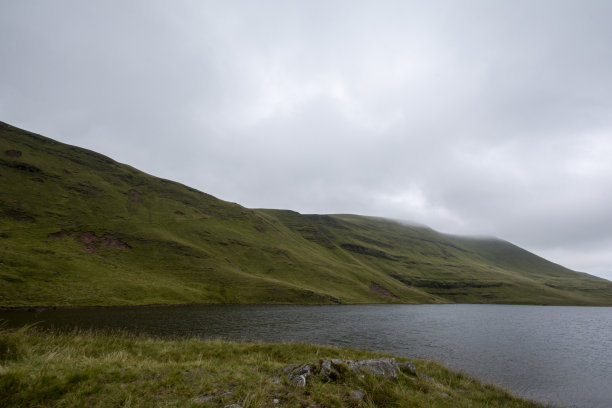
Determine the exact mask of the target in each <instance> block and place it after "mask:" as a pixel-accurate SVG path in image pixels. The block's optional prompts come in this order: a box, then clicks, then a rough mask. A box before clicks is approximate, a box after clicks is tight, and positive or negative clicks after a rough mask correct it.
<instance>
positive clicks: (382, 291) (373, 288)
mask: <svg viewBox="0 0 612 408" xmlns="http://www.w3.org/2000/svg"><path fill="white" fill-rule="evenodd" d="M370 290H371V291H372V292H376V293H378V294H379V295H383V296H386V297H390V298H394V299H397V298H398V297H397V295H395V294H394V293H393V292H391V291H389V290H387V289H385V288H383V287H382V286H380V285H379V284H378V283H375V282H372V283H370Z"/></svg>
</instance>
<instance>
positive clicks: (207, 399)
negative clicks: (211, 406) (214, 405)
mask: <svg viewBox="0 0 612 408" xmlns="http://www.w3.org/2000/svg"><path fill="white" fill-rule="evenodd" d="M214 399H215V396H214V395H200V396H199V397H196V398H194V399H193V402H197V403H203V402H211V401H212V400H214Z"/></svg>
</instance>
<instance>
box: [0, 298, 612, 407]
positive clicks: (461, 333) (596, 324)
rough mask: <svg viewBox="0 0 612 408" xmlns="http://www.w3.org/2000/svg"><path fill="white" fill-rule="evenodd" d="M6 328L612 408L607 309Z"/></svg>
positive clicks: (354, 312)
mask: <svg viewBox="0 0 612 408" xmlns="http://www.w3.org/2000/svg"><path fill="white" fill-rule="evenodd" d="M0 319H6V320H8V321H9V325H11V326H16V325H21V324H24V323H28V322H34V321H42V322H44V323H43V324H44V325H46V326H51V325H53V326H56V327H62V328H67V327H74V326H79V327H84V328H89V327H95V328H101V327H105V328H123V329H128V330H133V331H139V332H147V333H152V334H162V335H165V334H170V335H176V334H187V335H195V336H200V337H204V338H209V337H221V338H226V339H233V340H256V341H265V342H278V341H295V342H306V343H318V344H330V345H337V346H346V347H353V348H363V349H370V350H376V351H383V352H389V353H392V354H396V355H400V356H406V357H412V358H423V359H433V360H436V361H439V362H441V363H443V364H445V365H447V366H449V367H452V368H454V369H458V370H461V371H464V372H466V373H468V374H470V375H472V376H474V377H476V378H479V379H481V380H483V381H485V382H490V383H495V384H500V385H502V386H504V387H505V388H507V389H510V390H512V391H513V392H515V393H517V394H519V395H523V396H525V397H528V398H531V399H534V400H538V401H542V402H548V403H553V404H557V405H560V406H567V407H585V408H586V407H589V408H590V407H594V408H610V407H612V308H604V307H602V308H595V307H546V306H507V305H418V306H412V305H399V306H398V305H367V306H172V307H152V308H116V309H80V310H76V309H75V310H49V311H42V312H36V313H35V312H16V311H12V312H0Z"/></svg>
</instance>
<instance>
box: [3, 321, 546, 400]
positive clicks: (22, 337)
mask: <svg viewBox="0 0 612 408" xmlns="http://www.w3.org/2000/svg"><path fill="white" fill-rule="evenodd" d="M381 356H382V355H380V354H377V353H373V352H368V351H358V350H349V349H341V348H334V347H322V346H313V345H305V344H249V343H232V342H221V341H202V340H197V339H175V340H168V339H155V338H149V337H143V336H133V335H127V334H108V333H107V334H99V333H98V334H97V335H94V334H92V333H79V332H75V333H71V334H57V333H45V332H38V331H35V330H31V329H30V330H24V329H22V330H19V331H6V330H4V331H2V330H0V406H3V407H20V408H23V407H84V406H92V405H93V404H95V406H97V407H119V406H121V407H161V406H163V407H224V406H228V405H230V404H235V403H237V404H240V406H241V407H244V408H250V407H266V406H267V407H272V406H274V407H315V406H317V407H328V408H332V407H335V408H344V407H346V408H349V407H352V408H356V407H364V408H368V407H369V408H374V407H392V406H393V407H394V406H411V407H432V408H433V407H438V408H445V407H465V408H468V407H485V406H486V407H491V408H493V407H499V408H501V407H508V408H510V407H514V408H519V407H523V408H537V407H543V405H540V404H536V403H533V402H528V401H525V400H522V399H520V398H517V397H515V396H512V395H510V394H509V393H507V392H505V391H504V390H502V389H500V388H498V387H494V386H491V385H483V384H480V383H479V382H477V381H475V380H473V379H471V378H469V377H467V376H466V375H463V374H458V373H454V372H451V371H449V370H447V369H445V368H444V367H441V366H440V365H438V364H436V363H433V362H426V361H415V362H414V365H415V366H416V372H417V374H418V375H412V374H411V373H406V372H400V373H399V375H398V378H397V379H395V380H387V379H385V377H383V376H375V375H372V374H369V373H365V374H363V375H357V374H356V373H350V372H346V373H343V376H342V377H341V378H337V379H336V380H335V381H325V380H324V379H321V378H318V377H317V376H310V377H308V380H307V383H306V387H305V388H298V387H296V386H294V385H292V384H291V383H290V382H289V381H288V380H287V379H285V377H284V376H283V373H282V372H283V369H284V368H285V367H287V366H288V365H290V364H305V363H310V362H317V361H319V360H321V359H331V358H341V359H350V360H363V359H371V358H378V357H381ZM356 391H358V392H361V398H356V397H355V396H354V394H355V392H356Z"/></svg>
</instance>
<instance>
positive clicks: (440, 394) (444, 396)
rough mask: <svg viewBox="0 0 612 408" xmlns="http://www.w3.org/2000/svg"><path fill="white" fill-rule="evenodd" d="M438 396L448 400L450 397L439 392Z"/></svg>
mask: <svg viewBox="0 0 612 408" xmlns="http://www.w3.org/2000/svg"><path fill="white" fill-rule="evenodd" d="M438 395H439V396H441V397H442V398H449V397H450V395H448V394H447V393H445V392H439V393H438Z"/></svg>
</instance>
